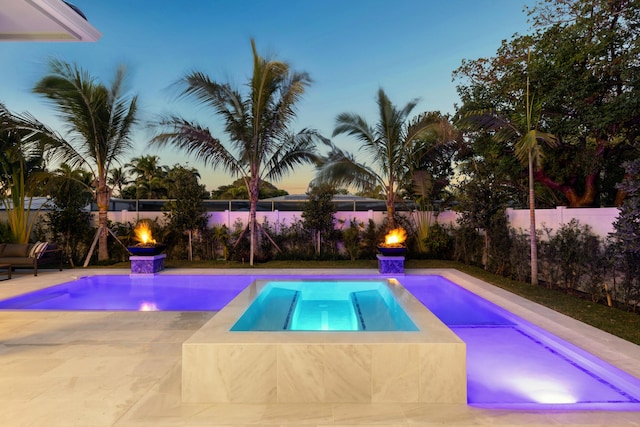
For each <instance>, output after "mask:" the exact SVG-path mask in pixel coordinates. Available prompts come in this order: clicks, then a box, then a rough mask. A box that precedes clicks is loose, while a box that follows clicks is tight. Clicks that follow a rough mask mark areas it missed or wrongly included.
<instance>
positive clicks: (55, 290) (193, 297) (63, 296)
mask: <svg viewBox="0 0 640 427" xmlns="http://www.w3.org/2000/svg"><path fill="white" fill-rule="evenodd" d="M252 280H253V279H252V277H251V276H211V275H195V276H182V275H181V276H172V275H156V276H129V275H99V276H88V277H81V278H79V279H77V280H74V281H72V282H67V283H62V284H60V285H56V286H52V287H50V288H45V289H41V290H39V291H35V292H30V293H28V294H25V295H21V296H17V297H14V298H10V299H7V300H4V301H0V309H12V310H15V309H19V310H88V311H91V310H114V311H217V310H220V309H222V307H224V306H225V305H227V304H228V303H229V301H231V300H232V299H233V298H235V296H236V295H238V294H239V293H240V292H241V291H242V290H243V289H244V288H245V287H247V285H248V284H249V283H251V281H252Z"/></svg>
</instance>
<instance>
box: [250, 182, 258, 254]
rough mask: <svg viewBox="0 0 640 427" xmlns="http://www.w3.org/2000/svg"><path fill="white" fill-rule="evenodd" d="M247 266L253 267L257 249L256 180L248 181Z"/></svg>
mask: <svg viewBox="0 0 640 427" xmlns="http://www.w3.org/2000/svg"><path fill="white" fill-rule="evenodd" d="M248 190H249V201H250V206H249V239H250V244H249V265H250V266H253V258H254V254H255V251H256V247H257V235H256V211H257V208H258V198H259V196H260V193H259V191H260V189H259V182H258V180H257V179H251V180H250V181H249V188H248Z"/></svg>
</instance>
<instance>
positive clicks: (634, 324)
mask: <svg viewBox="0 0 640 427" xmlns="http://www.w3.org/2000/svg"><path fill="white" fill-rule="evenodd" d="M129 266H130V265H129V262H122V263H118V264H115V265H111V266H109V267H110V268H113V267H120V268H129ZM166 267H167V268H168V269H170V268H251V267H249V264H247V263H245V264H243V263H240V262H234V261H191V262H190V261H167V264H166ZM377 267H378V262H377V261H376V260H357V261H269V262H266V263H260V264H256V265H255V267H254V268H270V269H283V268H287V269H307V270H308V269H313V268H342V269H348V268H374V269H375V268H377ZM405 268H406V269H412V268H455V269H457V270H460V271H462V272H464V273H467V274H469V275H471V276H474V277H476V278H478V279H481V280H484V281H485V282H488V283H491V284H492V285H495V286H498V287H500V288H502V289H505V290H508V291H509V292H512V293H514V294H516V295H520V296H522V297H524V298H527V299H529V300H531V301H535V302H537V303H538V304H541V305H544V306H546V307H549V308H551V309H553V310H556V311H558V312H560V313H563V314H566V315H567V316H570V317H573V318H574V319H578V320H580V321H582V322H584V323H587V324H589V325H592V326H594V327H596V328H599V329H601V330H603V331H606V332H609V333H611V334H613V335H616V336H618V337H620V338H623V339H625V340H627V341H631V342H633V343H635V344H638V345H640V315H638V313H630V312H627V311H624V310H619V309H616V308H610V307H606V306H604V305H601V304H594V303H592V302H591V301H586V300H582V299H579V298H576V297H574V296H571V295H566V294H564V293H562V292H559V291H555V290H549V289H547V288H544V287H542V286H531V285H529V284H527V283H522V282H516V281H514V280H510V279H507V278H504V277H502V276H497V275H495V274H491V273H488V272H486V271H484V270H482V269H481V268H478V267H473V266H468V265H465V264H461V263H457V262H453V261H440V260H407V261H406V263H405Z"/></svg>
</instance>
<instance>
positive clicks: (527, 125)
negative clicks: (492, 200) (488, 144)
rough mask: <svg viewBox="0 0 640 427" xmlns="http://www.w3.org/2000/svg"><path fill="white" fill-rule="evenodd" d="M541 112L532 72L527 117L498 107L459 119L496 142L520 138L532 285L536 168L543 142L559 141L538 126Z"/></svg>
mask: <svg viewBox="0 0 640 427" xmlns="http://www.w3.org/2000/svg"><path fill="white" fill-rule="evenodd" d="M527 63H528V60H527ZM534 114H535V117H534ZM541 115H542V105H541V104H540V103H534V99H533V97H532V96H531V95H530V88H529V76H528V75H527V86H526V91H525V115H524V117H523V116H522V114H520V115H518V114H515V115H513V117H505V116H503V115H501V114H498V113H497V112H496V111H495V110H481V111H472V112H469V113H467V114H466V115H465V116H464V117H463V118H462V119H461V120H460V124H462V125H467V126H470V127H471V128H473V129H482V130H486V131H490V132H494V134H493V137H494V139H495V140H496V141H497V142H501V143H510V142H513V141H514V140H517V142H516V143H515V147H514V153H515V156H516V157H517V158H518V160H520V162H522V163H525V164H526V165H527V169H528V175H529V244H530V258H531V284H532V285H537V284H538V247H537V239H536V205H535V188H534V183H535V180H534V172H535V170H536V168H539V167H540V166H541V165H542V160H543V158H544V153H543V151H542V145H541V144H540V142H543V143H545V144H546V145H547V146H550V147H554V146H556V145H557V138H556V136H555V135H552V134H550V133H547V132H542V131H541V130H539V129H538V126H539V123H540V122H541Z"/></svg>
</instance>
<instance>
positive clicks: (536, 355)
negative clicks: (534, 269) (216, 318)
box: [0, 275, 640, 411]
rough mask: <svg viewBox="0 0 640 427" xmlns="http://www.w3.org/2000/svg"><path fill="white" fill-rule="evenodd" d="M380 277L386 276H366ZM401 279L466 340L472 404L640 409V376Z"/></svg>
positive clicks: (146, 295) (40, 306)
mask: <svg viewBox="0 0 640 427" xmlns="http://www.w3.org/2000/svg"><path fill="white" fill-rule="evenodd" d="M292 278H293V279H301V280H318V279H321V280H332V281H333V280H336V279H344V280H353V279H354V277H353V276H351V277H340V276H332V277H314V276H296V277H292V276H286V277H276V276H227V275H225V276H211V275H202V276H197V275H196V276H174V275H157V276H153V277H144V278H142V277H140V278H139V277H130V276H128V275H123V276H93V277H85V278H81V279H78V280H75V281H73V282H69V283H64V284H61V285H57V286H53V287H50V288H47V289H42V290H39V291H36V292H31V293H29V294H25V295H22V296H18V297H14V298H10V299H8V300H4V301H0V309H5V310H15V309H22V310H177V311H202V310H204V311H208V310H219V309H221V308H222V307H224V306H225V305H226V304H227V303H228V302H229V301H231V300H232V299H233V298H234V297H235V296H236V295H237V294H238V293H240V292H241V291H242V290H243V289H244V288H245V287H246V286H248V285H249V284H250V283H252V282H253V281H254V280H257V279H282V280H291V279H292ZM358 279H360V280H379V279H380V276H374V275H372V276H360V277H358ZM398 280H399V282H400V283H401V284H402V285H403V286H405V287H406V288H407V289H408V290H409V291H410V292H411V293H413V294H414V295H415V296H416V298H417V299H418V300H420V301H421V302H422V303H423V304H424V305H425V306H426V307H428V308H429V309H430V310H431V311H432V312H433V313H434V314H435V315H436V316H438V317H439V318H440V319H441V320H442V321H443V322H444V323H445V324H447V325H448V326H449V327H450V328H451V329H452V330H453V331H454V332H455V333H456V334H457V335H458V336H459V337H460V338H461V339H463V340H464V341H465V342H466V344H467V384H468V386H467V388H468V402H469V404H470V405H474V406H481V407H489V408H509V409H533V410H549V409H562V410H567V409H569V410H575V409H580V410H609V411H612V410H632V411H640V380H639V379H637V378H635V377H632V376H630V375H628V374H626V373H625V372H623V371H621V370H620V369H618V368H616V367H614V366H612V365H610V364H608V363H606V362H603V361H602V360H600V359H598V358H596V357H594V356H593V355H591V354H589V353H586V352H584V351H583V350H581V349H580V348H577V347H576V346H574V345H572V344H570V343H567V342H566V341H563V340H561V339H559V338H558V337H555V336H554V335H552V334H550V333H549V332H547V331H545V330H542V329H540V328H538V327H536V326H534V325H532V324H530V323H528V322H526V321H524V320H523V319H521V318H519V317H517V316H515V315H513V314H511V313H510V312H508V311H506V310H504V309H502V308H500V307H498V306H496V305H495V304H493V303H490V302H488V301H486V300H484V299H483V298H480V297H478V296H477V295H475V294H473V293H471V292H469V291H467V290H465V289H464V288H462V287H460V286H458V285H456V284H454V283H452V282H450V281H448V280H446V279H444V278H442V277H439V276H417V275H416V276H413V275H406V276H402V277H400V278H398Z"/></svg>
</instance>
